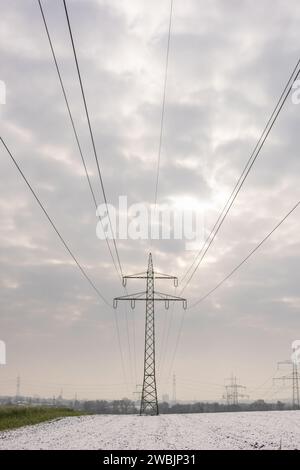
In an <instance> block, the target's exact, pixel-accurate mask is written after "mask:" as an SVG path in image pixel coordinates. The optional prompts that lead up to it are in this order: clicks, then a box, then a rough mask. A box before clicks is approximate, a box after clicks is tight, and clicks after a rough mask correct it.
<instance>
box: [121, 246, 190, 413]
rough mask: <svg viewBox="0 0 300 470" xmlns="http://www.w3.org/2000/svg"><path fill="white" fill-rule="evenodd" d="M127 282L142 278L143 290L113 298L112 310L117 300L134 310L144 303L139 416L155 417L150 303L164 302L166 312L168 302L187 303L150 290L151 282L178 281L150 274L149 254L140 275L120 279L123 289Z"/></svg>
mask: <svg viewBox="0 0 300 470" xmlns="http://www.w3.org/2000/svg"><path fill="white" fill-rule="evenodd" d="M127 279H145V280H146V291H144V292H138V293H136V294H129V295H124V296H122V297H115V298H114V302H113V305H114V308H117V305H118V301H119V300H128V301H130V304H131V308H135V303H136V302H137V301H144V302H146V319H145V350H144V379H143V388H142V396H141V407H140V415H143V414H153V415H158V414H159V412H158V401H157V388H156V377H155V321H154V320H155V315H154V304H155V302H164V303H165V308H166V309H168V308H169V306H170V302H178V301H181V302H182V303H183V308H185V309H186V307H187V301H186V299H184V298H182V297H177V296H174V295H169V294H164V293H162V292H158V291H156V290H154V282H155V280H156V279H161V280H172V281H173V282H174V286H175V287H177V285H178V279H177V277H175V276H169V275H168V274H162V273H159V272H156V271H154V269H153V262H152V255H151V253H150V254H149V258H148V269H147V271H146V272H144V273H138V274H132V275H129V276H123V286H124V287H125V286H126V283H127Z"/></svg>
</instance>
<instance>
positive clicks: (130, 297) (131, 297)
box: [113, 292, 146, 308]
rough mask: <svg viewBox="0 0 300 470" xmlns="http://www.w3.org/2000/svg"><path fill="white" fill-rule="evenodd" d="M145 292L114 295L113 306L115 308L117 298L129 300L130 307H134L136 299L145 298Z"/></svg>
mask: <svg viewBox="0 0 300 470" xmlns="http://www.w3.org/2000/svg"><path fill="white" fill-rule="evenodd" d="M145 298H146V292H137V293H135V294H128V295H122V296H120V297H115V298H114V301H113V307H114V308H117V306H118V302H119V300H128V301H130V302H131V308H134V307H135V301H136V300H145Z"/></svg>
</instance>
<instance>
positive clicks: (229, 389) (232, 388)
mask: <svg viewBox="0 0 300 470" xmlns="http://www.w3.org/2000/svg"><path fill="white" fill-rule="evenodd" d="M226 380H229V381H230V383H229V384H228V385H225V395H223V398H225V399H226V402H227V405H234V406H237V405H238V404H239V399H240V398H248V395H245V394H243V393H241V392H239V390H245V389H246V387H244V386H243V385H239V384H238V383H237V381H236V377H234V376H233V375H232V376H231V377H230V379H226Z"/></svg>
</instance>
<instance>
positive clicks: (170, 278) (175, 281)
mask: <svg viewBox="0 0 300 470" xmlns="http://www.w3.org/2000/svg"><path fill="white" fill-rule="evenodd" d="M154 277H155V279H168V280H172V281H173V282H174V287H178V278H177V277H176V276H170V275H169V274H163V273H159V272H157V271H154Z"/></svg>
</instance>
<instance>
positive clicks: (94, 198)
mask: <svg viewBox="0 0 300 470" xmlns="http://www.w3.org/2000/svg"><path fill="white" fill-rule="evenodd" d="M38 2H39V7H40V11H41V15H42V19H43V23H44V26H45V31H46V35H47V38H48V41H49V45H50V49H51V53H52V56H53V60H54V64H55V68H56V72H57V75H58V79H59V82H60V86H61V89H62V93H63V96H64V100H65V103H66V107H67V111H68V114H69V117H70V121H71V126H72V129H73V133H74V136H75V140H76V144H77V147H78V150H79V154H80V157H81V161H82V165H83V168H84V172H85V176H86V178H87V181H88V185H89V188H90V192H91V195H92V199H93V202H94V205H95V209H96V210H97V207H98V203H97V200H96V196H95V192H94V190H93V186H92V183H91V179H90V177H89V173H88V169H87V166H86V162H85V158H84V155H83V152H82V148H81V145H80V141H79V137H78V132H77V129H76V126H75V122H74V118H73V115H72V112H71V108H70V105H69V100H68V97H67V93H66V89H65V86H64V82H63V79H62V75H61V72H60V68H59V65H58V61H57V58H56V54H55V50H54V46H53V42H52V39H51V35H50V32H49V28H48V24H47V20H46V17H45V14H44V10H43V6H42V3H41V0H38ZM99 220H100V221H101V223H102V219H101V217H99ZM102 225H103V223H102ZM105 241H106V244H107V248H108V250H109V253H110V256H111V259H112V261H113V264H114V267H115V270H116V272H117V275H118V276H120V274H119V271H118V268H117V265H116V262H115V259H114V256H113V254H112V251H111V247H110V244H109V242H108V238H107V236H106V234H105Z"/></svg>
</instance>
